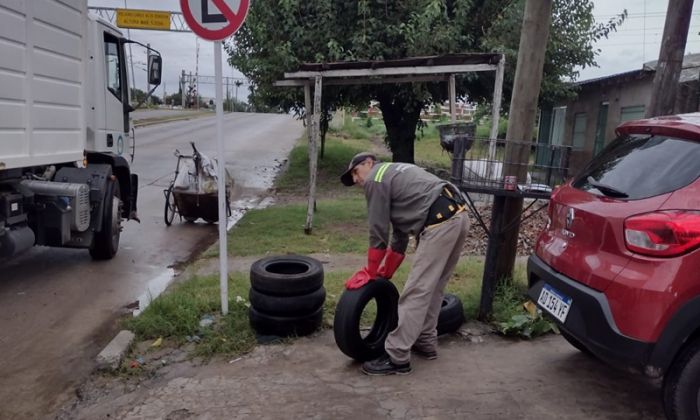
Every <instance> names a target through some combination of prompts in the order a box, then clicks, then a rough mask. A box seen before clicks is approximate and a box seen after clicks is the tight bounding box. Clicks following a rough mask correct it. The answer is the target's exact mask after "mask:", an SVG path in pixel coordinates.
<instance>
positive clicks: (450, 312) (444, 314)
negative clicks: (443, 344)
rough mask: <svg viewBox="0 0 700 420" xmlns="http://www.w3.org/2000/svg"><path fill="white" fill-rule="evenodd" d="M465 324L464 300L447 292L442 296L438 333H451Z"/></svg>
mask: <svg viewBox="0 0 700 420" xmlns="http://www.w3.org/2000/svg"><path fill="white" fill-rule="evenodd" d="M462 324H464V307H463V306H462V301H461V300H459V298H458V297H457V296H455V295H453V294H450V293H445V296H443V298H442V307H441V308H440V315H438V323H437V333H438V335H443V334H450V333H453V332H455V331H457V330H458V329H459V327H461V326H462Z"/></svg>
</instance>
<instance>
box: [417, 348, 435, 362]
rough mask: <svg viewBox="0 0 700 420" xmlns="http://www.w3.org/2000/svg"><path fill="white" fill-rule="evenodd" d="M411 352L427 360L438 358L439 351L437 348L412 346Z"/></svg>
mask: <svg viewBox="0 0 700 420" xmlns="http://www.w3.org/2000/svg"><path fill="white" fill-rule="evenodd" d="M411 352H412V353H413V354H415V355H416V356H419V357H422V358H423V359H425V360H435V359H437V358H438V354H437V351H435V350H425V349H422V348H420V347H417V346H413V347H411Z"/></svg>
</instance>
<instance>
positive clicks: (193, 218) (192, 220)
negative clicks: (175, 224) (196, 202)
mask: <svg viewBox="0 0 700 420" xmlns="http://www.w3.org/2000/svg"><path fill="white" fill-rule="evenodd" d="M197 219H199V218H198V217H192V216H185V221H186V222H187V223H194V222H196V221H197Z"/></svg>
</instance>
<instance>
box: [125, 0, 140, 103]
mask: <svg viewBox="0 0 700 420" xmlns="http://www.w3.org/2000/svg"><path fill="white" fill-rule="evenodd" d="M124 8H125V9H128V7H127V5H126V0H124ZM126 36H127V37H128V38H129V39H131V29H127V30H126ZM129 62H130V64H131V66H130V67H131V86H133V87H134V88H136V77H135V76H134V54H133V53H132V52H131V42H129ZM126 88H127V90H128V89H129V83H127V84H126ZM129 100H130V101H131V100H132V99H131V91H129ZM137 103H138V102H137Z"/></svg>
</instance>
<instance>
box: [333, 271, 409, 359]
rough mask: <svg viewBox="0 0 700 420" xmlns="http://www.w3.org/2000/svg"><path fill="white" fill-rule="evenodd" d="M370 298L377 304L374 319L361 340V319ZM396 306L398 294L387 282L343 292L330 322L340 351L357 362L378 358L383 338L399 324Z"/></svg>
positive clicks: (382, 280) (378, 282)
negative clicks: (368, 330) (333, 317)
mask: <svg viewBox="0 0 700 420" xmlns="http://www.w3.org/2000/svg"><path fill="white" fill-rule="evenodd" d="M372 299H374V300H375V301H376V302H377V317H376V318H375V320H374V325H372V328H371V330H370V332H369V334H367V336H365V337H364V338H363V337H362V334H361V331H360V318H361V317H362V312H363V311H364V309H365V307H366V306H367V304H368V303H369V302H370V301H371V300H372ZM398 307H399V291H398V290H396V286H394V284H393V283H392V282H390V281H389V280H385V279H377V280H374V281H371V282H369V283H367V284H366V285H364V286H362V287H361V288H359V289H354V290H345V291H343V294H342V295H341V296H340V299H339V300H338V305H337V306H336V308H335V319H334V321H333V335H334V336H335V343H336V344H337V345H338V348H339V349H340V351H342V352H343V353H345V354H346V355H347V356H349V357H351V358H353V359H355V360H357V361H360V362H366V361H368V360H372V359H376V358H377V357H379V356H381V355H382V354H383V353H384V341H386V337H387V336H388V335H389V333H390V332H391V331H392V330H394V329H395V328H396V325H397V324H398V321H399V314H398Z"/></svg>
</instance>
